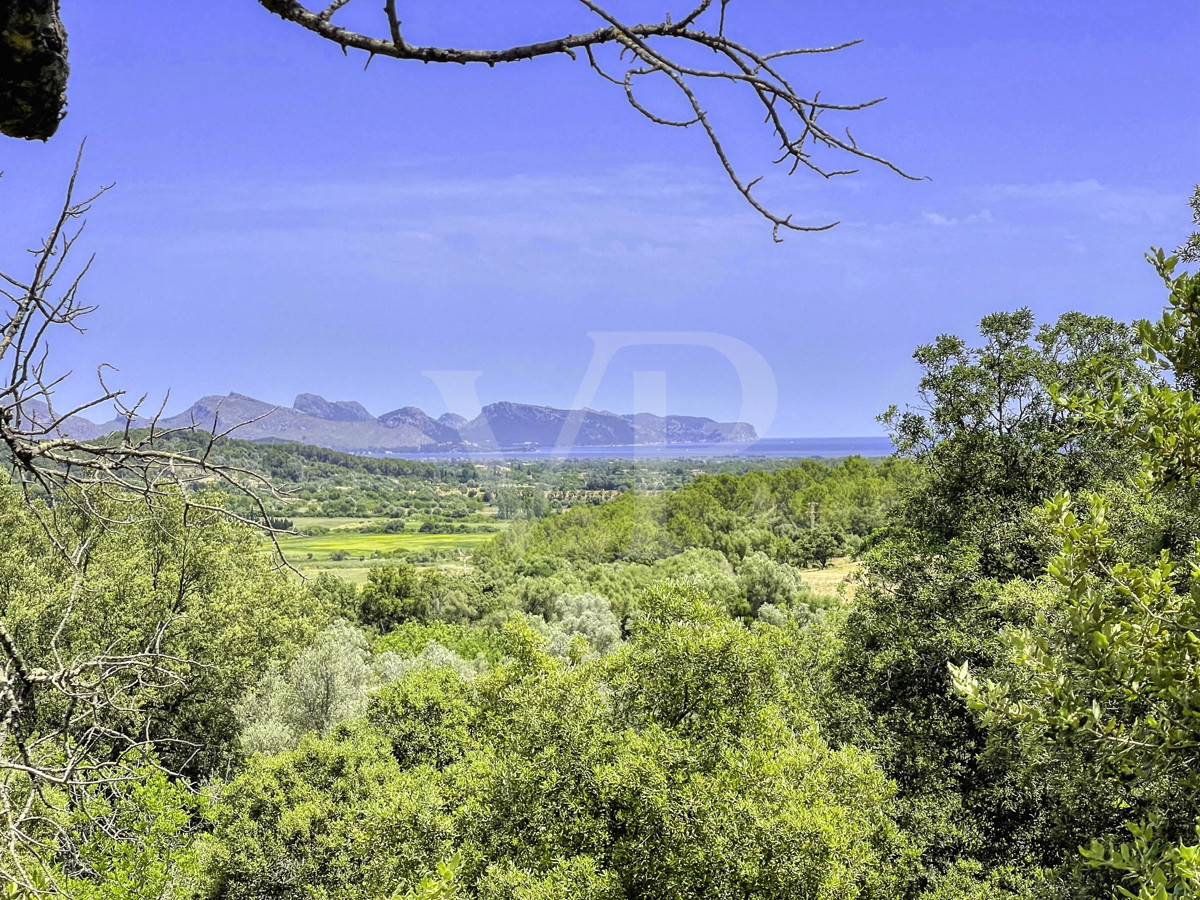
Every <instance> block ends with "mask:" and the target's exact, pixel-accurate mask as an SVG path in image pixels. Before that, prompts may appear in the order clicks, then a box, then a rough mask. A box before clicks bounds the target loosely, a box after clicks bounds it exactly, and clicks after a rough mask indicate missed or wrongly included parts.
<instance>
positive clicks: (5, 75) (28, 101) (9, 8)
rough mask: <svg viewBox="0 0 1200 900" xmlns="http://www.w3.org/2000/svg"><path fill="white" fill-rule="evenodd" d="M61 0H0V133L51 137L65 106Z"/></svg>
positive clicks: (64, 57)
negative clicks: (59, 4) (59, 5)
mask: <svg viewBox="0 0 1200 900" xmlns="http://www.w3.org/2000/svg"><path fill="white" fill-rule="evenodd" d="M67 71H68V68H67V32H66V30H65V29H64V28H63V24H62V20H61V19H60V18H59V16H58V0H0V133H3V134H6V135H8V136H9V137H19V138H26V139H28V140H41V141H44V140H47V139H48V138H49V137H50V136H51V135H53V134H54V132H55V131H57V130H58V123H59V122H60V121H62V117H63V116H64V115H65V113H64V111H63V108H64V107H65V106H66V104H67Z"/></svg>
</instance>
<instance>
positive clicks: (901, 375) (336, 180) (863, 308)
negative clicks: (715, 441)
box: [0, 0, 1200, 436]
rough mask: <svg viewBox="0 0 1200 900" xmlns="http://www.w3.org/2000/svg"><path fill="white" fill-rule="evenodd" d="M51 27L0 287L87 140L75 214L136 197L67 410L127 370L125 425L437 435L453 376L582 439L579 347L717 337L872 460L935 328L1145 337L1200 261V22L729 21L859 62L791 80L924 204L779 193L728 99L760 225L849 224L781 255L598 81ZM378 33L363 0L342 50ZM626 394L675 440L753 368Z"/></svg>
mask: <svg viewBox="0 0 1200 900" xmlns="http://www.w3.org/2000/svg"><path fill="white" fill-rule="evenodd" d="M63 5H64V9H63V17H64V20H65V22H66V25H67V28H68V30H69V33H70V40H71V62H72V81H71V86H70V95H69V102H70V107H69V109H70V112H69V115H68V117H67V119H66V120H65V121H64V123H63V125H62V127H61V128H60V131H59V133H58V135H57V136H56V137H55V138H54V139H53V140H52V141H50V142H49V143H48V144H45V145H43V144H27V143H24V142H17V141H12V140H4V141H3V142H0V171H3V172H4V177H3V178H0V267H3V268H4V270H5V271H10V272H13V273H16V274H20V272H21V266H22V265H24V258H23V256H24V254H23V249H24V248H25V247H28V246H31V245H32V244H33V243H35V241H36V240H37V237H38V235H39V234H40V233H41V231H42V230H43V228H44V226H45V224H46V223H47V221H48V218H49V216H50V215H51V214H52V209H53V206H54V204H55V203H56V202H57V201H58V198H59V195H60V189H61V186H62V184H63V183H64V181H65V177H66V174H67V173H68V171H69V168H70V164H71V161H72V158H73V156H74V153H75V150H76V148H77V146H78V144H79V141H80V140H81V139H82V138H83V137H85V136H86V137H87V150H86V153H85V161H84V167H83V174H82V183H83V185H84V186H85V187H86V186H92V185H99V184H101V183H108V182H115V184H116V186H115V187H114V188H113V190H112V191H111V192H110V193H108V194H107V195H106V196H105V197H104V198H103V199H102V200H101V201H100V202H99V203H98V204H97V205H96V207H95V209H94V210H93V212H92V214H91V215H90V217H89V223H88V236H87V237H86V238H85V239H84V243H85V244H86V245H87V248H88V249H89V250H93V251H95V253H96V254H97V259H96V263H95V265H94V268H93V270H92V272H91V273H90V274H89V276H88V279H87V282H86V289H85V291H86V297H87V299H88V300H89V301H90V302H94V303H96V304H98V305H99V307H100V309H99V311H98V312H97V313H95V314H94V315H93V316H92V317H91V320H90V328H89V331H88V333H87V334H86V335H85V336H83V337H81V338H77V337H71V336H64V337H63V338H61V339H59V340H58V341H57V342H56V344H55V346H54V352H55V358H56V359H57V360H58V361H59V363H60V366H61V367H63V368H71V369H73V370H74V371H75V373H76V374H75V376H74V379H73V382H72V383H71V385H70V386H69V387H66V388H64V394H63V400H64V402H65V401H69V400H72V399H75V398H76V397H82V396H83V395H84V394H85V393H86V392H87V391H88V390H89V389H90V387H91V386H92V385H93V384H94V378H93V376H92V374H91V373H92V372H93V371H94V370H95V367H96V366H97V365H98V364H99V363H100V362H108V363H111V364H113V365H115V366H116V367H118V369H119V370H120V372H119V375H118V376H115V377H116V380H117V381H119V383H120V385H121V386H122V387H125V388H127V389H128V390H129V391H131V392H133V393H141V392H149V393H150V394H151V396H152V397H154V398H158V399H161V397H162V395H163V393H164V392H165V391H166V390H168V389H170V391H171V401H170V402H169V404H168V412H174V411H177V410H179V409H181V408H183V407H184V406H185V405H186V404H187V403H190V402H191V401H192V400H193V399H195V398H196V397H198V396H200V395H202V394H223V393H226V392H228V391H239V392H241V393H246V394H250V395H252V396H255V397H259V398H261V399H264V400H268V401H271V402H276V403H280V404H285V405H286V404H289V403H290V402H291V400H292V398H293V397H294V395H295V394H297V393H299V392H302V391H311V392H315V393H320V394H323V395H325V396H326V397H328V398H330V399H356V400H359V401H361V402H362V403H364V404H365V405H366V406H367V407H368V408H369V409H371V410H372V411H373V412H375V413H376V414H379V413H382V412H385V411H387V410H389V409H393V408H395V407H397V406H401V405H407V404H415V405H419V406H422V407H423V408H425V409H427V410H428V411H430V412H432V413H434V414H437V413H440V412H443V411H445V409H446V408H447V405H448V404H447V402H446V399H445V398H443V396H442V395H441V393H440V391H439V389H438V387H437V386H436V385H435V381H434V379H431V378H430V377H427V376H425V375H423V374H422V373H423V372H427V371H446V370H450V371H473V372H479V373H480V374H479V375H478V378H477V379H475V380H474V382H473V386H474V394H473V393H472V390H471V385H472V380H471V377H469V376H457V377H451V378H449V379H448V380H447V379H443V381H444V382H445V383H446V384H453V385H455V387H453V388H452V389H450V391H449V393H450V394H451V395H452V396H451V397H450V402H449V406H450V407H451V408H452V409H453V411H456V412H461V413H464V414H467V415H471V414H473V413H474V412H475V411H476V409H473V408H471V404H472V403H473V402H475V398H477V399H478V401H479V402H483V403H487V402H491V401H495V400H517V401H522V402H531V403H544V404H549V405H560V406H566V405H569V404H571V403H572V402H573V401H575V400H576V399H577V398H578V397H579V396H580V388H581V384H583V381H584V375H585V372H586V371H587V370H588V366H589V362H590V361H591V359H592V356H593V350H594V347H595V343H594V340H593V338H592V337H589V334H590V333H593V332H639V333H640V332H662V333H668V332H698V333H707V334H715V335H721V336H723V339H733V340H734V341H736V342H741V344H744V345H746V346H748V347H749V348H752V350H753V351H754V352H755V353H756V354H757V355H758V356H761V358H762V359H763V360H765V362H766V365H767V366H768V367H769V370H770V372H771V374H772V377H773V379H774V382H775V386H776V389H777V397H778V403H777V406H776V409H775V412H774V415H773V416H772V415H771V411H770V409H767V408H765V406H764V405H763V404H762V403H759V404H758V405H757V406H754V405H753V404H751V405H752V407H753V409H752V412H753V415H754V416H755V417H756V418H757V421H756V422H755V424H756V425H759V426H760V428H761V427H762V426H764V425H767V424H768V420H770V421H769V433H771V434H773V435H776V436H819V435H848V434H873V433H879V431H880V428H879V426H878V425H877V424H876V423H875V421H874V417H875V415H876V414H877V413H878V412H880V411H881V410H882V409H884V408H886V407H887V406H888V405H889V404H890V403H894V402H899V403H903V402H904V401H905V400H907V399H909V398H910V397H911V396H912V393H913V389H914V386H915V382H916V378H917V370H916V368H915V365H914V364H913V363H912V360H911V353H912V350H913V348H914V347H915V346H916V345H917V344H919V343H923V342H926V341H928V340H931V339H932V338H933V337H934V336H935V335H936V334H938V333H940V332H956V333H960V334H967V333H969V332H971V330H972V329H973V327H974V325H975V324H976V323H977V322H978V320H979V319H980V318H981V317H982V316H983V315H984V314H986V313H988V312H991V311H993V310H997V309H1011V308H1014V307H1017V306H1023V305H1028V306H1031V307H1033V308H1034V310H1035V311H1036V312H1037V314H1038V316H1039V318H1041V319H1043V320H1045V319H1052V318H1054V317H1055V316H1057V315H1058V314H1059V313H1061V312H1063V311H1065V310H1068V309H1081V310H1084V311H1087V312H1091V313H1103V314H1107V315H1112V316H1115V317H1118V318H1123V319H1130V318H1134V317H1138V316H1146V315H1152V314H1154V313H1155V311H1156V310H1157V309H1158V308H1159V306H1160V304H1161V302H1162V293H1161V290H1160V289H1159V288H1158V286H1157V285H1156V283H1155V278H1154V276H1153V273H1152V272H1151V271H1150V270H1149V268H1148V267H1147V266H1146V264H1145V263H1144V262H1143V260H1142V255H1143V253H1144V251H1145V249H1146V248H1147V247H1148V246H1149V245H1151V244H1165V245H1169V246H1174V245H1175V244H1176V243H1178V242H1179V240H1180V239H1182V237H1183V236H1184V235H1185V234H1186V233H1187V231H1188V230H1189V211H1188V209H1187V206H1186V203H1185V200H1186V197H1187V196H1188V194H1189V193H1190V191H1191V186H1192V184H1193V183H1195V182H1196V181H1200V149H1198V148H1200V113H1198V111H1197V109H1196V106H1195V99H1194V98H1195V97H1196V96H1197V81H1198V80H1200V78H1198V73H1200V70H1198V69H1197V67H1196V64H1195V53H1196V48H1197V47H1200V7H1198V6H1197V4H1196V3H1195V0H1188V2H1183V0H1160V2H1154V3H1148V2H1125V0H1112V2H1105V3H1099V4H1098V3H1095V2H1075V0H1056V2H1054V3H1049V4H1047V3H1033V2H1025V0H1004V2H962V0H958V2H942V0H929V2H914V3H910V4H897V3H895V2H894V0H880V2H875V0H860V2H851V0H846V2H839V3H820V4H813V3H796V2H794V0H791V2H776V0H732V2H731V3H730V4H729V10H728V27H727V31H728V33H729V34H730V35H731V36H734V37H736V38H737V39H739V40H741V41H742V42H744V43H746V44H749V45H751V46H754V47H756V48H761V49H765V50H771V49H781V48H785V47H793V46H810V45H826V44H830V43H836V42H839V41H842V40H847V39H855V38H862V39H863V41H864V42H863V44H861V45H859V46H857V47H854V48H852V49H850V50H847V51H843V52H841V53H838V54H835V55H830V56H824V57H801V58H798V59H795V60H793V61H792V62H791V63H790V64H789V73H790V75H791V76H792V77H793V79H794V81H795V82H796V83H797V84H798V85H800V86H802V88H801V89H802V90H803V91H804V92H806V93H811V92H812V91H813V90H817V89H820V90H822V91H823V94H822V96H823V97H824V98H826V99H834V100H839V101H851V102H852V101H857V100H863V99H869V98H872V97H875V96H882V95H886V96H887V97H888V100H887V101H886V102H885V103H883V104H881V105H879V106H877V107H875V108H873V109H871V110H869V111H866V112H863V113H859V114H855V115H854V116H852V117H848V118H846V119H845V120H844V121H845V124H848V125H850V126H851V127H852V128H853V130H854V134H855V137H856V138H857V139H858V140H859V141H860V142H861V143H862V144H863V145H864V146H866V147H867V148H868V149H871V150H873V151H875V152H878V153H880V154H883V155H885V156H887V157H889V158H891V159H892V160H894V161H895V162H897V163H898V164H900V165H901V166H903V167H904V168H905V169H906V170H908V171H910V172H912V173H914V174H917V175H922V176H928V180H923V181H916V182H912V181H905V180H903V179H901V178H898V177H896V176H895V175H893V174H892V173H890V172H887V171H886V170H882V169H878V168H866V169H864V170H863V172H862V173H861V174H859V175H854V176H849V177H847V178H844V179H841V180H836V181H833V182H828V183H827V182H821V181H819V180H815V179H813V178H812V177H805V176H803V175H796V176H794V177H792V178H790V179H789V178H785V177H783V175H782V174H781V173H780V172H778V171H772V167H771V165H770V163H769V158H770V155H771V151H772V150H773V146H772V144H771V141H770V140H769V136H768V135H767V134H766V133H765V132H764V131H763V129H762V128H761V126H760V124H759V117H758V115H757V113H756V111H755V110H754V109H753V107H752V106H751V105H750V104H748V103H747V102H746V98H745V97H744V96H740V95H739V94H738V93H737V92H736V91H732V90H718V91H716V92H715V93H710V94H709V95H708V96H707V97H706V107H707V108H708V110H709V112H710V113H711V114H712V116H713V117H714V121H715V122H716V124H717V126H718V128H720V129H721V130H722V133H723V135H724V136H725V139H726V143H727V145H728V148H729V150H730V152H731V154H732V155H733V157H734V159H735V160H736V161H737V163H738V164H739V166H740V168H741V170H742V171H743V172H744V173H745V174H746V175H747V176H750V177H753V176H755V175H758V174H765V175H766V178H765V179H764V182H763V185H762V187H761V188H760V190H759V194H760V196H761V197H762V198H763V199H764V200H766V201H768V202H769V203H770V204H771V205H772V206H773V207H774V208H777V209H781V210H786V211H791V212H794V213H795V215H796V218H797V219H798V220H800V221H807V222H813V223H818V222H823V221H828V220H832V219H840V220H841V221H842V224H841V225H839V226H838V227H837V228H835V229H834V230H833V231H831V232H827V233H822V234H814V235H803V234H797V235H789V236H788V237H787V240H786V241H785V242H784V243H783V244H775V243H773V242H772V240H771V234H770V227H769V226H768V225H767V224H766V223H765V222H763V221H762V220H761V219H759V218H757V217H756V216H755V214H754V213H753V212H752V211H751V210H749V209H748V207H747V206H746V205H745V203H744V202H743V201H742V200H741V199H740V197H739V196H738V195H737V194H736V193H735V192H734V191H733V190H732V188H731V187H730V186H729V184H728V183H727V181H726V180H725V178H724V175H723V173H722V172H721V171H720V170H719V168H718V167H717V164H716V162H715V160H714V159H713V158H712V153H711V150H710V148H709V147H708V145H707V143H706V142H705V141H704V140H703V137H702V135H701V134H700V133H698V132H696V131H695V130H694V129H689V130H687V131H681V130H669V129H664V128H661V127H657V126H654V125H652V124H650V123H649V122H647V121H645V120H643V119H641V118H640V117H639V116H637V114H635V113H634V112H633V111H632V110H630V109H629V107H628V106H627V105H626V103H625V100H624V97H623V95H622V94H621V92H620V91H619V90H618V89H616V88H614V87H613V86H611V85H608V84H606V83H604V82H602V81H601V80H600V79H599V78H597V77H596V76H595V75H594V74H593V73H591V72H590V71H589V70H588V68H587V66H586V64H585V63H584V62H582V61H581V62H577V63H572V62H570V61H569V60H567V59H558V58H552V59H545V60H540V61H534V62H527V63H521V64H515V65H508V66H502V67H498V68H496V69H492V70H489V69H486V68H471V67H467V68H464V67H457V66H433V65H431V66H422V65H420V64H415V63H400V62H397V61H394V60H387V59H377V60H375V61H374V62H373V63H372V64H371V66H370V67H369V68H368V69H367V70H366V71H364V69H363V63H364V61H365V60H364V58H363V57H361V56H356V55H354V54H351V56H350V57H349V58H345V57H343V56H342V54H341V53H340V51H339V50H338V49H337V48H336V47H334V46H332V45H329V44H326V43H324V42H322V41H320V40H319V39H317V38H315V37H313V36H311V35H309V34H307V33H305V32H303V31H301V30H299V29H297V28H296V27H295V26H291V25H289V24H286V23H283V22H281V21H279V20H278V19H275V18H273V17H272V16H270V15H269V14H268V13H266V12H265V11H264V10H263V9H262V8H261V7H259V6H258V5H257V4H256V3H254V2H252V0H218V2H215V3H211V4H206V5H205V7H204V13H203V14H200V13H197V12H196V7H195V6H194V5H193V4H183V3H163V2H161V0H159V2H154V0H111V2H106V3H85V2H83V0H64V3H63ZM379 5H380V4H379V3H377V2H373V0H356V2H355V3H352V4H351V6H350V7H349V12H351V15H350V16H349V17H348V18H347V19H346V22H347V23H348V24H349V23H352V22H356V21H360V22H363V23H364V24H366V23H367V22H368V21H369V20H370V18H371V17H372V16H373V15H374V14H375V10H376V9H377V8H378V6H379ZM409 5H410V4H405V3H402V4H401V8H402V10H403V14H404V19H405V26H406V32H407V36H408V37H409V39H410V40H413V41H416V42H420V43H438V42H441V43H445V44H449V45H455V46H463V45H475V46H482V45H490V44H499V43H506V42H510V41H524V40H529V39H536V38H542V37H548V36H554V35H556V34H559V33H566V32H579V31H583V30H585V29H588V28H590V27H593V20H592V19H591V18H590V15H589V14H588V13H587V11H586V10H585V9H584V8H583V7H582V6H581V5H580V4H578V3H576V2H574V0H512V2H509V3H505V4H497V3H494V2H491V3H485V2H478V0H458V2H452V0H442V2H439V3H436V4H434V3H428V2H423V3H412V4H411V9H405V7H406V6H409ZM355 6H360V7H361V11H360V12H358V13H354V8H355ZM677 6H678V8H679V9H683V8H684V4H677ZM663 7H664V4H663V2H662V0H659V2H658V3H655V4H645V3H638V2H633V0H629V2H621V3H616V4H613V5H612V7H611V8H612V9H614V10H615V11H618V12H620V13H622V14H624V15H626V16H627V17H628V18H629V19H633V20H640V19H650V18H653V17H656V16H660V15H661V13H662V11H663ZM669 107H670V104H669V103H668V108H669ZM639 371H662V372H665V373H666V376H665V385H666V387H665V399H666V405H667V408H668V411H670V412H673V413H686V414H700V415H710V416H713V417H715V418H733V417H735V416H736V415H738V414H739V412H740V411H741V410H743V409H745V408H746V407H745V406H744V405H743V402H742V398H741V396H740V388H739V382H738V373H737V370H736V367H735V365H734V364H732V363H730V362H729V361H728V360H727V359H726V358H725V357H724V356H723V355H721V353H719V352H717V351H716V350H714V349H711V348H709V347H704V346H687V345H685V344H679V343H676V344H674V345H667V346H653V345H644V346H637V347H630V348H628V349H625V350H621V351H619V352H617V353H616V354H615V355H614V356H613V359H612V364H611V366H610V367H609V368H608V370H607V372H606V374H605V375H604V377H603V378H602V379H601V380H600V383H599V386H598V389H597V390H596V392H595V394H594V396H593V397H592V405H593V406H597V407H605V408H609V409H614V410H617V411H622V412H624V411H629V410H630V409H632V408H633V406H634V405H635V399H634V395H635V391H634V384H635V382H638V379H637V378H636V377H635V373H636V372H639ZM638 383H641V384H647V383H650V384H661V383H662V381H661V380H655V379H654V378H653V377H652V378H650V380H649V381H646V380H644V379H643V380H642V381H640V382H638ZM757 383H759V382H756V384H757ZM760 389H761V388H756V390H760ZM659 399H661V398H658V399H655V398H651V400H650V401H647V399H646V398H645V397H642V398H641V399H640V400H639V401H638V402H639V403H640V404H642V405H645V403H646V402H650V403H651V405H654V404H655V403H657V402H658V400H659ZM752 399H753V398H752Z"/></svg>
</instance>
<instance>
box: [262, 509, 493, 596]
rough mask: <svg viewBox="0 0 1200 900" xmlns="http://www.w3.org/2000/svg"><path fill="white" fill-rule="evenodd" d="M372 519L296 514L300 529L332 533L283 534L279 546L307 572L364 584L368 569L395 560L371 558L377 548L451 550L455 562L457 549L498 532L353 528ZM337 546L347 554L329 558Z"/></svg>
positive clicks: (466, 549)
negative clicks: (390, 531)
mask: <svg viewBox="0 0 1200 900" xmlns="http://www.w3.org/2000/svg"><path fill="white" fill-rule="evenodd" d="M372 521H374V520H372V519H351V518H307V517H306V518H296V519H294V520H293V522H294V523H295V528H297V529H302V528H311V527H313V526H320V527H322V528H328V529H329V533H328V534H320V535H315V536H309V535H290V534H284V535H280V536H279V547H280V549H281V550H282V551H283V555H284V556H285V557H286V558H287V560H288V562H290V563H291V564H292V565H293V566H295V567H296V568H297V569H298V570H299V571H300V572H301V573H303V574H304V575H306V576H308V575H316V574H318V573H320V572H330V573H332V574H334V575H337V576H338V577H339V578H343V579H345V580H346V581H348V582H350V583H351V584H362V583H363V582H364V581H366V580H367V573H369V572H370V571H371V569H373V568H375V567H376V566H383V565H387V564H388V563H389V562H394V560H388V559H372V558H371V557H372V556H373V555H374V554H375V553H377V552H378V553H391V552H392V551H394V550H407V551H410V552H413V553H428V552H430V551H439V552H443V553H445V552H448V553H449V554H450V559H449V560H448V561H447V562H449V564H451V565H453V564H454V563H455V557H457V556H458V555H459V554H457V553H455V552H454V551H462V556H464V557H465V556H466V555H467V554H468V553H469V552H470V551H471V550H473V549H474V548H475V547H478V546H479V545H480V544H482V543H485V542H487V541H489V540H491V539H492V538H494V537H495V536H496V533H495V532H472V533H469V534H420V533H418V532H415V531H413V532H405V533H403V534H362V533H360V532H358V531H355V530H354V529H356V528H358V527H360V526H362V525H366V524H369V523H370V522H372ZM338 550H340V551H342V552H343V553H345V554H346V555H347V558H346V559H330V556H331V554H333V553H334V552H335V551H338ZM439 564H445V563H439Z"/></svg>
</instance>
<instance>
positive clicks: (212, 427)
mask: <svg viewBox="0 0 1200 900" xmlns="http://www.w3.org/2000/svg"><path fill="white" fill-rule="evenodd" d="M25 416H26V418H27V419H28V420H29V421H30V422H33V423H39V422H42V423H44V422H46V421H48V412H47V411H46V409H45V406H44V404H43V405H40V406H38V405H27V408H26V409H25ZM132 425H133V426H134V427H145V426H147V425H149V421H148V420H134V421H133V422H132ZM125 427H126V422H125V420H124V419H120V418H116V419H111V420H109V421H108V422H103V423H96V422H92V421H91V420H89V419H87V418H84V417H82V416H73V417H72V418H71V419H70V420H69V421H68V422H67V423H65V427H63V428H62V429H61V433H63V434H66V435H67V436H70V437H74V438H78V439H80V440H94V439H96V438H98V437H102V436H104V435H107V434H110V433H112V432H113V431H119V430H121V429H123V428H125ZM158 427H159V428H162V429H168V428H178V429H189V428H195V429H203V430H205V431H210V432H213V433H217V434H221V433H225V432H229V431H230V430H231V429H234V430H233V434H232V436H234V437H237V438H240V439H242V440H250V441H296V442H300V443H305V444H312V445H314V446H318V447H327V448H329V449H331V450H340V451H343V452H347V453H360V454H380V453H383V454H386V453H388V452H400V451H409V452H411V451H421V450H430V451H455V450H461V451H467V452H469V451H496V450H510V449H511V450H517V449H522V450H528V449H532V448H538V449H540V448H550V447H555V446H557V445H558V444H559V443H560V442H562V441H566V443H567V444H568V445H569V446H579V447H606V446H631V445H643V444H659V445H661V444H685V443H687V444H699V443H723V442H730V443H749V442H751V441H756V440H758V434H757V433H756V432H755V430H754V427H753V426H752V425H749V424H747V423H745V422H717V421H715V420H714V419H709V418H706V417H703V416H665V417H663V416H656V415H652V414H650V413H638V414H636V415H621V414H618V413H612V412H608V411H605V410H595V409H588V408H584V409H579V410H569V409H559V408H557V407H553V406H539V405H535V404H529V403H516V402H513V401H500V402H497V403H489V404H488V405H487V406H484V407H483V409H482V410H480V412H479V415H477V416H475V418H473V419H469V420H468V419H466V418H465V417H463V416H459V415H457V414H455V413H444V414H442V415H441V416H440V417H438V418H436V419H435V418H433V417H432V416H430V415H428V414H427V413H426V412H425V411H424V410H422V409H420V408H418V407H415V406H400V407H397V408H396V409H393V410H391V411H390V412H386V413H384V414H383V415H381V416H373V415H371V413H370V412H369V411H368V410H367V409H366V407H364V406H363V405H362V404H361V403H359V402H357V401H354V400H336V401H329V400H326V399H325V398H324V397H322V396H321V395H320V394H310V393H303V394H299V395H297V397H296V399H295V401H294V402H293V404H292V406H290V407H287V406H275V405H273V404H270V403H267V402H265V401H263V400H258V399H256V398H254V397H250V396H248V395H246V394H239V393H237V392H230V393H229V394H226V395H225V396H220V395H215V394H211V395H207V396H204V397H201V398H199V399H198V400H196V401H195V402H194V403H193V404H192V405H191V406H189V407H188V408H187V409H186V410H184V411H183V412H181V413H178V414H177V415H174V416H168V417H164V418H162V419H160V420H159V421H158Z"/></svg>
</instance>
